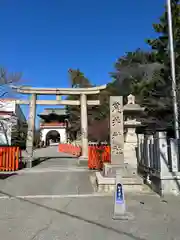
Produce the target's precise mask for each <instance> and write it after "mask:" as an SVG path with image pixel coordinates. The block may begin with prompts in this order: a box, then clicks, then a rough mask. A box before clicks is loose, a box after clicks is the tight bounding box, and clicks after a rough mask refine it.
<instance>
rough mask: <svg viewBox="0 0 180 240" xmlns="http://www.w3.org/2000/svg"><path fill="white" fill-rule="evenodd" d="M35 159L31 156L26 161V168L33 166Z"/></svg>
mask: <svg viewBox="0 0 180 240" xmlns="http://www.w3.org/2000/svg"><path fill="white" fill-rule="evenodd" d="M32 163H33V159H32V158H29V159H27V161H26V168H32Z"/></svg>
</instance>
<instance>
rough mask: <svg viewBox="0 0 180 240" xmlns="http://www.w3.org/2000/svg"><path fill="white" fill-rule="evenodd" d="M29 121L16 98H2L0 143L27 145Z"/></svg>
mask: <svg viewBox="0 0 180 240" xmlns="http://www.w3.org/2000/svg"><path fill="white" fill-rule="evenodd" d="M26 135H27V121H26V118H25V116H24V114H23V112H22V109H21V107H20V106H19V104H17V103H16V100H15V99H0V145H19V146H21V147H25V145H26Z"/></svg>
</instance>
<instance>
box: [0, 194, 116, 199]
mask: <svg viewBox="0 0 180 240" xmlns="http://www.w3.org/2000/svg"><path fill="white" fill-rule="evenodd" d="M108 196H112V193H92V194H66V195H25V196H23V195H19V196H12V197H11V196H7V195H4V196H0V200H3V199H62V198H89V197H108Z"/></svg>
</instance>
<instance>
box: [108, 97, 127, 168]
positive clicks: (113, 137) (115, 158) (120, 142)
mask: <svg viewBox="0 0 180 240" xmlns="http://www.w3.org/2000/svg"><path fill="white" fill-rule="evenodd" d="M123 125H124V123H123V97H122V96H111V97H110V142H111V164H116V165H117V164H124V152H123V151H124V126H123Z"/></svg>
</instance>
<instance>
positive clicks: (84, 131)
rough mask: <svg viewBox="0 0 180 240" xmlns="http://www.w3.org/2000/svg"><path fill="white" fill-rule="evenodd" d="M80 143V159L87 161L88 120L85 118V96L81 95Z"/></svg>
mask: <svg viewBox="0 0 180 240" xmlns="http://www.w3.org/2000/svg"><path fill="white" fill-rule="evenodd" d="M80 102H81V143H82V156H81V158H82V159H86V160H87V159H88V118H87V96H86V95H85V94H81V96H80Z"/></svg>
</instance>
